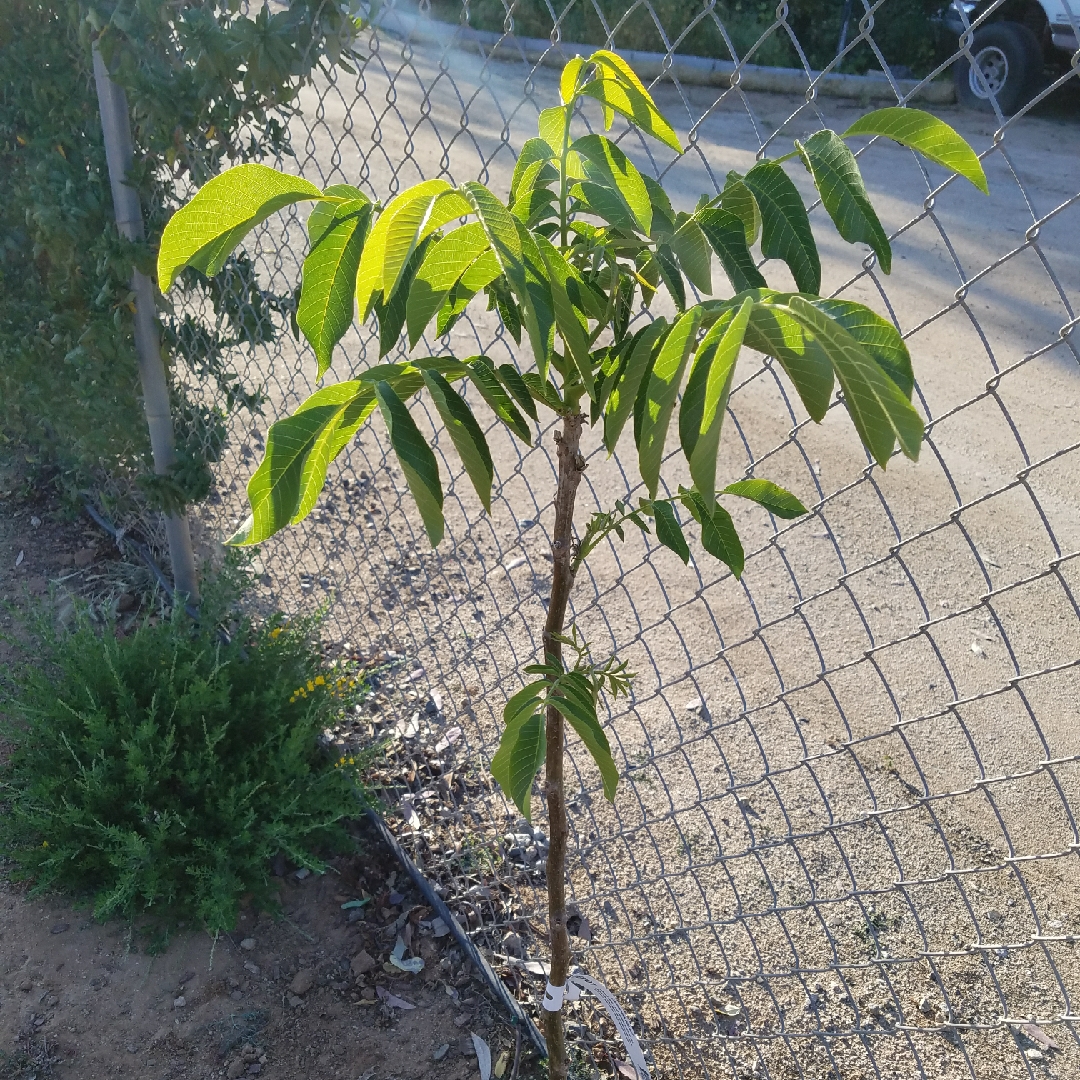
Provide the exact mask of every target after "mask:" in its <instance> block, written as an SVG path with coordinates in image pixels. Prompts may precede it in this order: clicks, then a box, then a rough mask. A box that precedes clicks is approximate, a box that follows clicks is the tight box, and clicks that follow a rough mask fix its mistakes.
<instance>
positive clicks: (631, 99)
mask: <svg viewBox="0 0 1080 1080" xmlns="http://www.w3.org/2000/svg"><path fill="white" fill-rule="evenodd" d="M589 63H592V64H595V65H596V71H597V76H598V77H597V78H595V79H593V80H591V81H590V82H588V83H586V84H585V86H584V87H582V89H581V93H583V94H588V95H589V96H590V97H594V98H596V100H597V101H599V102H600V104H601V105H603V106H604V107H605V122H606V123H607V125H608V126H609V127H610V126H611V125H610V120H609V119H608V114H607V110H611V111H613V112H617V113H619V115H620V116H624V117H626V119H627V120H629V121H630V122H631V123H632V124H634V125H635V126H636V127H638V128H640V129H641V130H642V131H644V132H645V134H647V135H651V136H652V137H653V138H654V139H656V140H658V141H659V142H662V143H663V144H664V145H665V146H670V147H671V149H672V150H674V151H675V152H676V153H678V154H681V153H682V146H681V144H680V143H679V137H678V136H677V135H676V134H675V131H674V129H673V128H672V126H671V125H670V124H669V123H668V122H667V120H666V119H664V116H663V115H662V113H661V112H660V110H659V109H657V107H656V103H655V102H654V101H653V99H652V97H651V95H650V94H649V92H648V90H646V89H645V87H644V85H643V84H642V82H641V80H640V79H639V78H638V77H637V75H636V74H634V72H633V71H632V70H631V68H630V65H629V64H627V62H626V61H625V60H623V58H622V57H621V56H618V55H616V54H615V53H613V52H608V51H607V50H606V49H601V50H598V51H597V52H594V53H593V54H592V56H590V57H589Z"/></svg>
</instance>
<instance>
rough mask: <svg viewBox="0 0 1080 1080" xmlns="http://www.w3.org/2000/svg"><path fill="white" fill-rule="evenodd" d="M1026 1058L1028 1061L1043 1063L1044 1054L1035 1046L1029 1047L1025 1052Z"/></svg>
mask: <svg viewBox="0 0 1080 1080" xmlns="http://www.w3.org/2000/svg"><path fill="white" fill-rule="evenodd" d="M1024 1057H1026V1058H1027V1059H1028V1061H1042V1059H1043V1053H1042V1051H1041V1050H1036V1049H1035V1047H1034V1046H1029V1047H1028V1048H1027V1049H1026V1050H1025V1051H1024Z"/></svg>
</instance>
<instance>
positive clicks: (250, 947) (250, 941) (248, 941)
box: [240, 937, 255, 952]
mask: <svg viewBox="0 0 1080 1080" xmlns="http://www.w3.org/2000/svg"><path fill="white" fill-rule="evenodd" d="M240 948H241V949H243V950H244V952H254V951H255V939H254V938H253V937H246V938H244V940H243V941H241V942H240Z"/></svg>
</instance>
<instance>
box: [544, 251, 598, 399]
mask: <svg viewBox="0 0 1080 1080" xmlns="http://www.w3.org/2000/svg"><path fill="white" fill-rule="evenodd" d="M531 239H532V240H533V241H534V243H535V244H536V247H537V249H538V250H539V252H540V257H541V258H542V259H543V260H544V266H545V267H546V270H547V282H548V285H549V286H550V289H551V301H552V305H553V307H554V310H555V325H556V326H557V327H558V329H559V334H560V335H561V337H562V339H563V341H564V342H565V343H566V349H567V352H568V353H569V354H570V358H571V359H572V360H573V361H574V367H576V368H577V373H578V378H579V379H580V380H581V384H582V386H584V387H585V389H586V390H587V391H588V393H589V396H590V397H593V396H594V395H595V393H596V386H595V384H594V382H593V377H592V358H591V357H590V356H589V341H588V338H587V337H586V333H585V327H584V326H583V325H582V321H583V319H582V318H580V317H579V316H578V313H577V311H576V309H575V308H574V305H573V304H572V303H571V302H570V297H569V296H568V295H567V291H566V286H567V282H568V281H570V280H571V279H572V278H573V276H574V274H573V271H572V270H571V269H570V266H569V265H568V263H567V262H566V260H565V259H564V258H563V256H562V253H561V252H560V251H559V249H558V248H557V247H555V245H554V244H552V243H551V241H550V240H548V239H547V237H545V236H541V235H539V234H537V235H535V236H532V237H531Z"/></svg>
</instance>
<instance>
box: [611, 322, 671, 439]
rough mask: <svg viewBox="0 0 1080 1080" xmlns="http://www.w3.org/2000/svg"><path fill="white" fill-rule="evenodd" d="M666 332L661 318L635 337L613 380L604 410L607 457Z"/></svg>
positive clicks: (667, 326)
mask: <svg viewBox="0 0 1080 1080" xmlns="http://www.w3.org/2000/svg"><path fill="white" fill-rule="evenodd" d="M668 329H669V324H668V321H667V319H665V318H664V317H663V316H662V315H661V316H660V318H658V319H656V320H655V321H654V322H651V323H649V325H648V326H645V327H643V328H642V329H641V330H639V331H638V332H637V334H635V335H634V339H633V341H632V342H631V344H630V346H629V349H628V351H627V359H626V363H625V364H624V365H623V368H622V371H621V372H620V373H619V374H618V376H617V377H616V380H615V385H614V386H613V387H612V389H611V392H610V394H609V395H608V399H607V404H606V406H605V408H604V446H605V447H607V452H608V453H609V454H613V453H614V452H615V444H616V443H617V442H618V441H619V436H620V435H621V434H622V429H623V427H624V426H625V424H626V421H627V420H628V419H629V418H630V414H631V413H632V412H633V409H634V403H635V402H636V401H637V397H638V390H639V389H640V388H641V381H642V379H643V378H644V376H645V374H646V373H647V372H648V370H649V365H650V363H651V361H652V357H653V352H654V350H655V349H656V345H657V342H658V341H660V339H661V338H662V337H663V336H664V334H666V333H667V331H668Z"/></svg>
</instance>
